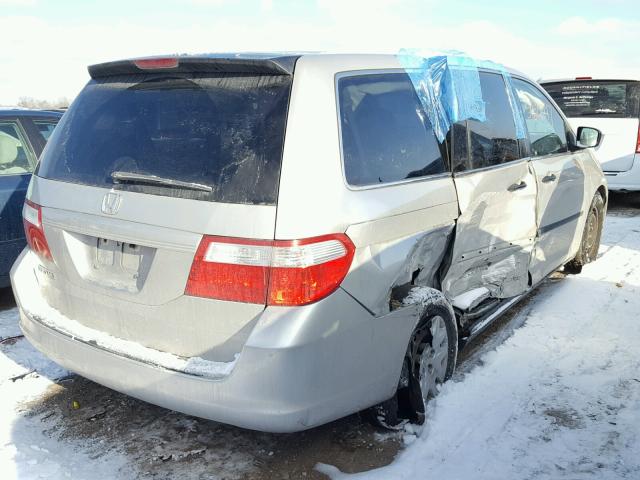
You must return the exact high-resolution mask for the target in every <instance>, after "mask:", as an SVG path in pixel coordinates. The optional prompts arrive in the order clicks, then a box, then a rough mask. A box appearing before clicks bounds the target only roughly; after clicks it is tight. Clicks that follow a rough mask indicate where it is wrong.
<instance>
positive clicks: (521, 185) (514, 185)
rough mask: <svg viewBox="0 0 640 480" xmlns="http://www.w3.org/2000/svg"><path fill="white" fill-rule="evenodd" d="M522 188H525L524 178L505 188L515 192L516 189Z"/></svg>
mask: <svg viewBox="0 0 640 480" xmlns="http://www.w3.org/2000/svg"><path fill="white" fill-rule="evenodd" d="M523 188H527V182H525V181H524V180H523V181H522V182H520V183H514V184H513V185H511V186H510V187H509V188H507V190H509V191H510V192H515V191H516V190H522V189H523Z"/></svg>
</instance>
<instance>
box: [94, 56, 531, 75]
mask: <svg viewBox="0 0 640 480" xmlns="http://www.w3.org/2000/svg"><path fill="white" fill-rule="evenodd" d="M300 57H305V60H306V61H309V60H310V61H312V62H314V61H315V62H318V64H324V65H328V64H330V63H332V62H335V63H336V64H340V65H343V66H344V65H348V64H353V67H354V69H358V68H365V65H366V64H367V63H368V62H371V64H372V67H371V68H382V67H380V66H379V65H380V64H388V65H389V66H390V65H391V63H396V64H395V66H396V67H398V66H399V65H398V64H397V58H398V57H397V55H395V54H392V53H386V54H376V53H326V52H263V53H252V52H245V53H204V54H188V55H187V54H179V55H176V54H173V55H165V56H154V57H141V58H129V59H123V60H116V61H113V62H106V63H99V64H95V65H91V66H89V68H88V70H89V74H90V75H91V77H92V78H99V77H108V76H114V75H127V74H133V73H140V72H141V71H145V70H159V71H186V72H193V73H205V72H233V73H249V74H251V73H253V74H271V75H291V74H293V70H294V67H295V64H296V62H297V60H298V59H299V58H300ZM315 62H314V63H315ZM385 68H386V67H385ZM507 71H508V72H510V73H512V74H515V75H520V76H523V77H527V75H525V74H522V73H521V72H518V71H516V70H513V69H510V68H507Z"/></svg>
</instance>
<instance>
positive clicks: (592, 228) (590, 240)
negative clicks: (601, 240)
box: [584, 208, 599, 257]
mask: <svg viewBox="0 0 640 480" xmlns="http://www.w3.org/2000/svg"><path fill="white" fill-rule="evenodd" d="M598 224H599V222H598V209H597V208H592V209H591V211H590V212H589V216H588V217H587V232H586V236H585V242H584V247H585V253H586V255H587V256H588V257H591V256H592V255H593V252H592V250H593V247H594V245H595V244H596V241H597V238H598Z"/></svg>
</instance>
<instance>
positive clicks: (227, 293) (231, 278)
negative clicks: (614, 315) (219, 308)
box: [185, 234, 355, 305]
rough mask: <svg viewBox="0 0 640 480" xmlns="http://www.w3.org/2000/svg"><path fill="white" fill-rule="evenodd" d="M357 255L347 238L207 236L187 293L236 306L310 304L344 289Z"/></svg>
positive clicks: (332, 236)
mask: <svg viewBox="0 0 640 480" xmlns="http://www.w3.org/2000/svg"><path fill="white" fill-rule="evenodd" d="M354 251H355V247H354V245H353V243H352V242H351V240H350V239H349V237H347V236H346V235H344V234H332V235H323V236H320V237H313V238H306V239H303V240H273V241H271V240H251V239H242V238H228V237H216V236H205V237H203V238H202V241H201V242H200V246H199V247H198V250H197V252H196V255H195V258H194V260H193V265H192V267H191V272H190V274H189V280H188V282H187V287H186V289H185V293H186V294H187V295H193V296H199V297H208V298H216V299H220V300H230V301H236V302H247V303H262V304H267V305H306V304H308V303H313V302H316V301H318V300H320V299H321V298H324V297H326V296H327V295H329V294H331V293H333V292H334V291H335V290H336V289H337V288H338V286H339V285H340V283H342V280H343V279H344V277H345V276H346V275H347V273H348V271H349V267H350V266H351V261H352V260H353V254H354Z"/></svg>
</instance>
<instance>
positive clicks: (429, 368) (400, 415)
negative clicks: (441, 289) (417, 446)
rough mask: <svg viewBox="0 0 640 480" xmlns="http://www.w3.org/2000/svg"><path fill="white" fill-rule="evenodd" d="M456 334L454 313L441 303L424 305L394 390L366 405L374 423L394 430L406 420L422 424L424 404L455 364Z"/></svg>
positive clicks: (446, 377) (437, 389)
mask: <svg viewBox="0 0 640 480" xmlns="http://www.w3.org/2000/svg"><path fill="white" fill-rule="evenodd" d="M457 352H458V338H457V329H456V323H455V317H454V316H453V314H452V311H451V310H450V309H448V308H447V307H445V306H443V305H425V306H424V308H423V310H422V314H421V316H420V322H419V323H418V326H417V327H416V328H415V330H414V331H413V334H412V335H411V339H410V341H409V345H408V347H407V353H406V355H405V358H404V362H403V366H402V373H401V375H400V381H399V383H398V390H397V391H396V394H395V395H394V396H393V397H392V398H391V399H389V400H387V401H386V402H383V403H381V404H379V405H376V406H374V407H372V408H371V409H369V412H368V414H369V417H370V419H371V420H372V421H373V423H374V424H376V425H377V426H380V427H383V428H386V429H391V430H397V429H400V428H402V427H403V426H404V424H406V423H407V422H413V423H418V424H422V423H423V422H424V419H425V407H426V405H427V403H428V402H429V400H431V399H432V398H433V397H435V396H436V395H437V394H438V391H439V389H440V385H441V384H442V383H444V382H445V381H446V380H448V379H449V378H450V377H451V375H452V374H453V370H454V368H455V363H456V356H457Z"/></svg>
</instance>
